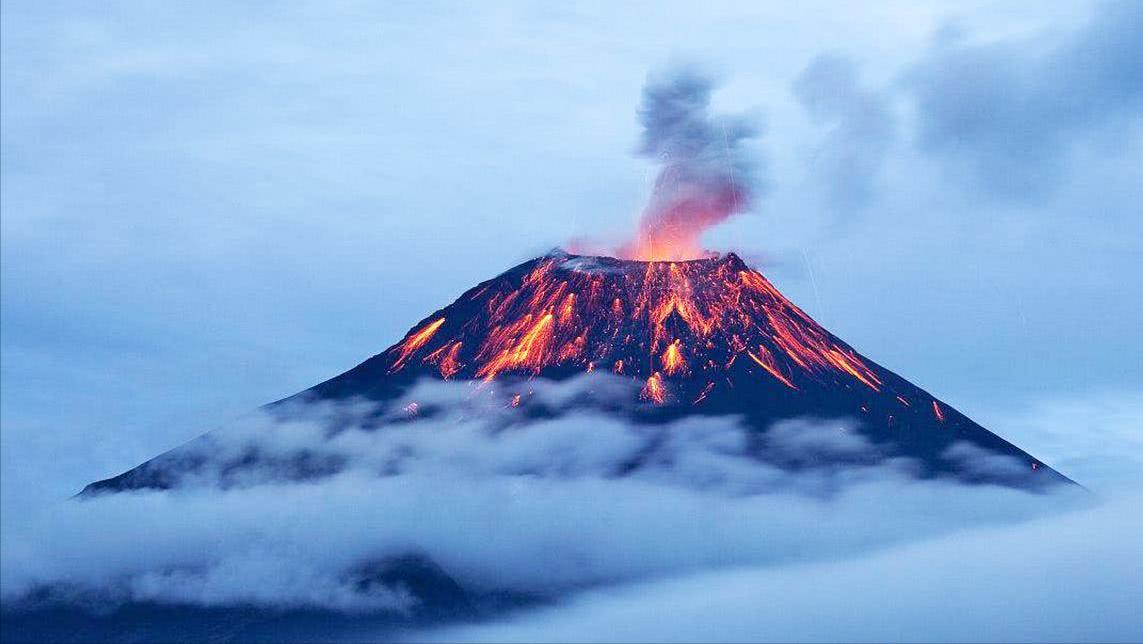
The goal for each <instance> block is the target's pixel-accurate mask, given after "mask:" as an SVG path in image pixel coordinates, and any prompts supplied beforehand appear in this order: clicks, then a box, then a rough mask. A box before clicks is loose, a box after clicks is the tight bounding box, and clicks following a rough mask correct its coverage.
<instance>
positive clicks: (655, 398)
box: [639, 371, 667, 405]
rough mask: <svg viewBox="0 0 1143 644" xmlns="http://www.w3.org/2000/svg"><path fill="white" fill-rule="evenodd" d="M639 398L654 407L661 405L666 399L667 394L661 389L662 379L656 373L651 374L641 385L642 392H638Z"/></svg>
mask: <svg viewBox="0 0 1143 644" xmlns="http://www.w3.org/2000/svg"><path fill="white" fill-rule="evenodd" d="M639 396H640V397H641V398H642V399H643V400H649V401H651V402H653V403H655V404H656V405H661V404H663V401H664V400H666V398H667V392H666V389H665V388H664V387H663V377H662V376H660V375H659V372H658V371H656V372H655V373H653V374H651V377H650V378H647V383H646V384H645V385H643V390H642V391H641V392H639Z"/></svg>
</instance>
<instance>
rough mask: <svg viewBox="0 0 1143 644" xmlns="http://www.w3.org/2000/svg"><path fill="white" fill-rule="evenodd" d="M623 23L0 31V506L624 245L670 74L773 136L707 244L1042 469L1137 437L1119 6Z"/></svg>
mask: <svg viewBox="0 0 1143 644" xmlns="http://www.w3.org/2000/svg"><path fill="white" fill-rule="evenodd" d="M613 4H614V3H598V4H592V3H576V4H575V7H568V8H564V9H558V8H552V7H546V6H545V3H534V4H531V5H524V4H514V3H500V2H489V3H477V4H475V5H473V6H470V7H467V8H466V9H465V10H457V9H456V8H455V7H454V6H453V5H452V4H451V3H433V2H409V3H397V2H385V3H365V2H344V3H316V4H309V3H297V4H290V3H286V4H283V5H276V6H275V7H273V8H272V9H271V8H269V7H268V6H266V5H262V4H259V3H224V2H215V3H181V4H153V3H132V2H100V3H82V2H19V3H17V2H5V3H4V4H3V20H2V36H3V39H2V54H3V56H2V73H3V92H2V97H0V108H2V136H3V156H2V188H3V190H2V201H0V205H2V214H3V217H2V251H3V264H2V274H0V277H2V298H3V310H2V320H0V322H2V352H3V353H2V377H3V389H2V424H3V433H2V438H3V456H2V458H3V483H4V485H3V499H4V502H5V503H6V504H10V503H12V502H13V499H15V498H17V497H19V498H21V499H25V500H27V499H28V498H58V497H60V496H63V495H67V494H70V493H73V492H74V491H76V490H78V489H79V488H80V487H82V485H83V484H84V483H86V482H88V481H90V480H93V479H96V478H102V477H105V476H108V475H111V474H114V473H117V472H119V471H121V470H123V469H125V468H127V467H130V466H132V465H134V464H136V463H138V462H140V461H142V460H144V459H146V458H149V457H150V456H153V455H154V454H156V453H158V452H160V451H162V450H165V449H167V448H169V447H171V446H173V445H176V444H178V443H180V442H182V441H184V440H186V439H189V438H191V437H192V436H194V435H196V434H198V433H200V432H201V431H203V430H205V429H209V428H210V427H212V426H213V425H214V424H216V423H218V422H220V421H221V420H223V419H225V418H228V417H229V416H230V415H232V414H234V413H235V412H238V411H242V410H246V409H250V408H253V407H255V406H257V405H259V404H262V403H264V402H268V401H271V400H275V399H278V398H281V397H283V396H286V395H289V394H292V393H294V392H296V391H298V390H300V389H303V388H305V387H307V386H310V385H312V384H314V383H316V382H318V381H321V380H323V379H326V378H328V377H330V376H333V375H335V374H337V373H339V372H341V371H343V370H345V369H347V368H349V367H352V366H353V365H354V364H356V363H357V362H359V361H361V360H364V359H365V358H367V357H369V356H371V355H373V354H375V353H377V352H379V351H381V350H383V349H384V348H385V347H387V346H389V345H390V344H391V343H392V342H394V341H395V340H396V339H397V338H399V337H400V336H401V334H402V333H403V332H404V331H405V330H406V329H407V328H408V327H409V326H410V325H411V324H412V323H413V322H415V321H416V320H418V319H420V318H421V317H423V316H424V315H426V314H427V313H428V312H430V311H431V310H433V309H436V308H438V307H441V306H443V305H445V304H447V303H448V302H450V301H451V300H452V298H454V297H455V296H457V295H458V294H460V293H461V292H462V291H463V290H465V289H466V288H468V287H470V286H472V285H473V284H475V283H476V282H478V281H481V280H483V279H486V278H488V277H491V276H492V275H494V274H496V273H498V272H500V271H502V270H504V269H506V268H508V267H509V266H511V265H513V264H515V263H517V262H519V261H523V260H525V259H528V258H529V257H531V256H534V255H536V254H539V253H542V252H544V251H545V250H547V249H549V248H551V247H554V246H558V245H560V244H563V243H565V242H566V241H567V240H568V239H570V238H573V237H578V236H584V235H588V236H597V237H615V236H620V235H622V234H624V233H626V232H628V231H630V230H631V229H633V227H634V224H635V221H636V219H637V217H638V214H639V212H640V209H641V207H642V204H643V203H644V200H645V199H646V196H647V193H648V191H649V189H650V186H651V181H652V179H653V177H654V173H653V167H652V165H651V164H650V163H649V162H648V161H646V160H645V159H640V158H638V157H636V156H635V155H634V154H633V152H634V151H635V146H636V145H637V142H638V137H639V128H638V123H637V121H636V117H635V108H636V106H637V104H638V100H639V92H640V88H641V86H642V83H643V81H644V79H645V77H646V75H647V74H648V72H650V71H652V70H655V69H657V68H659V67H661V66H663V65H665V64H668V63H670V62H671V61H674V60H690V61H697V62H698V63H700V64H702V65H705V66H707V67H709V68H710V69H712V70H714V71H715V72H717V73H718V74H719V75H720V77H721V79H722V81H723V83H724V84H723V86H722V88H721V89H720V90H719V91H718V92H717V93H716V96H715V101H716V105H717V107H719V108H720V109H725V110H727V111H731V112H740V111H750V112H752V113H754V114H756V115H757V117H758V118H759V120H760V121H761V122H763V123H764V124H765V127H764V131H763V134H762V135H761V136H760V137H759V138H758V139H757V140H755V141H752V142H751V145H752V153H753V154H754V155H755V159H756V160H757V162H758V167H759V168H761V171H760V178H761V180H762V181H763V182H764V184H765V190H764V191H762V193H761V194H762V196H761V198H759V199H758V200H757V203H756V205H755V206H754V208H753V212H751V213H749V214H746V215H742V216H740V217H738V218H737V219H735V220H733V221H732V222H730V223H728V224H726V225H725V226H723V227H722V228H720V229H718V230H716V231H714V232H713V233H712V234H710V235H709V236H708V237H707V245H708V246H709V247H711V248H714V249H724V250H725V249H733V250H738V251H739V252H740V253H741V254H742V255H743V256H745V257H746V258H747V259H748V261H750V262H751V263H753V264H755V265H756V266H758V267H759V268H760V269H762V270H763V271H764V272H766V273H767V274H768V275H769V276H770V277H771V278H772V279H773V280H774V281H775V282H776V283H777V284H778V285H779V287H780V288H782V289H783V290H784V291H785V292H786V294H787V295H788V296H790V297H791V298H792V299H793V300H794V301H795V302H797V303H798V304H800V305H801V306H802V307H803V308H805V309H806V310H807V311H809V312H810V313H811V314H812V315H814V316H815V317H817V318H818V319H819V321H821V322H822V323H824V324H825V325H826V326H827V327H828V328H830V329H831V330H832V331H834V332H835V333H836V334H838V335H839V336H841V337H842V338H843V339H845V340H847V341H848V342H850V343H851V344H853V345H854V346H855V347H856V348H857V349H858V350H860V351H861V352H862V353H864V354H865V355H867V356H869V357H871V358H872V359H874V360H876V361H878V362H880V363H882V364H884V365H885V366H887V367H889V368H891V369H893V370H895V371H897V372H898V373H900V374H901V375H903V376H905V377H907V378H909V379H911V380H913V381H914V382H916V383H917V384H919V385H921V386H923V387H925V388H927V389H929V390H931V391H932V392H933V393H934V394H935V395H938V396H940V397H942V398H943V399H946V400H948V401H950V402H951V403H953V404H954V405H956V406H958V407H959V408H960V409H962V410H963V411H965V412H966V413H968V414H970V415H972V416H975V417H976V418H977V419H978V420H980V421H982V422H983V423H984V424H985V425H986V426H989V427H990V428H992V429H994V430H995V431H997V432H998V433H1000V434H1002V435H1006V436H1010V437H1014V438H1016V437H1018V438H1019V439H1021V440H1022V441H1024V442H1023V443H1022V445H1023V446H1025V447H1027V448H1029V449H1030V450H1031V451H1032V452H1034V453H1035V452H1037V448H1038V447H1039V448H1041V450H1048V451H1049V452H1050V454H1045V455H1044V458H1045V459H1048V456H1050V455H1054V456H1056V457H1057V458H1066V457H1068V454H1069V452H1068V450H1067V448H1066V447H1061V446H1060V445H1061V444H1060V443H1053V442H1052V440H1054V439H1052V438H1051V436H1055V437H1057V438H1058V437H1059V433H1060V432H1059V430H1058V427H1057V428H1056V429H1055V430H1054V431H1055V432H1056V433H1055V434H1051V433H1044V432H1040V429H1042V427H1043V426H1044V425H1048V424H1051V420H1045V421H1044V422H1043V423H1039V424H1038V423H1037V421H1036V419H1037V418H1042V417H1043V418H1048V417H1049V416H1050V414H1048V412H1046V411H1045V410H1053V409H1057V410H1058V409H1065V410H1071V411H1069V412H1068V413H1070V414H1071V415H1070V416H1067V417H1068V418H1070V419H1071V420H1069V421H1068V422H1069V425H1068V428H1069V429H1072V430H1074V433H1077V434H1080V433H1084V432H1089V431H1090V432H1093V431H1097V430H1100V429H1104V428H1105V427H1104V426H1103V425H1100V426H1098V427H1097V426H1094V425H1093V423H1096V422H1097V421H1095V420H1093V419H1092V417H1091V415H1089V414H1083V413H1078V412H1076V411H1075V410H1076V409H1091V408H1095V409H1101V410H1106V409H1109V408H1112V409H1117V410H1121V412H1120V415H1119V416H1116V417H1115V419H1114V420H1113V421H1110V422H1111V425H1114V423H1115V422H1118V423H1119V425H1116V426H1119V427H1122V426H1124V424H1125V423H1126V424H1127V425H1130V424H1131V423H1133V422H1135V421H1137V420H1138V419H1139V418H1140V415H1139V400H1140V397H1139V395H1138V392H1140V390H1141V389H1143V360H1140V356H1141V355H1143V339H1141V334H1140V333H1139V329H1140V328H1143V303H1141V302H1143V299H1141V297H1140V296H1141V295H1143V261H1141V260H1140V258H1141V257H1143V217H1141V216H1140V209H1141V206H1140V204H1141V203H1143V145H1140V140H1141V139H1143V136H1141V134H1143V120H1141V115H1143V69H1141V62H1140V61H1143V37H1140V24H1143V3H1137V2H1132V1H1131V0H1128V1H1127V2H1123V3H1118V4H1098V3H1090V2H1064V1H1059V2H1051V3H1045V2H1040V1H1017V0H1010V1H1005V2H983V1H977V2H967V1H957V2H904V1H902V2H882V3H877V4H876V5H875V6H871V5H866V6H862V7H861V8H860V9H858V8H856V7H850V6H848V5H846V4H844V3H837V2H802V3H796V4H791V3H779V2H772V3H758V2H742V3H719V2H707V3H702V4H701V6H700V7H696V6H694V3H681V2H680V3H662V2H656V3H640V4H637V3H622V4H621V6H612V5H613ZM1090 401H1096V402H1094V403H1092V402H1090ZM1101 401H1102V402H1101ZM1108 401H1111V402H1110V403H1109V402H1108ZM1124 401H1126V402H1124ZM1085 404H1086V405H1088V407H1084V405H1085ZM1109 405H1110V407H1109ZM1116 405H1118V406H1116ZM1109 413H1110V412H1109ZM1050 418H1051V419H1055V418H1057V417H1055V416H1050ZM1101 418H1106V415H1105V416H1101ZM1124 419H1126V421H1125V420H1124ZM1014 433H1015V435H1014ZM1064 433H1065V434H1066V433H1067V432H1066V431H1065V432H1064ZM1045 436H1048V438H1044V437H1045ZM1038 441H1039V442H1038ZM1065 443H1066V444H1069V445H1070V444H1073V443H1074V441H1073V442H1072V443H1067V441H1065ZM1052 450H1055V451H1052ZM1126 458H1127V459H1128V460H1130V459H1132V458H1135V457H1133V456H1132V455H1130V454H1129V455H1127V456H1126ZM1048 460H1049V462H1051V460H1050V459H1048ZM1069 473H1070V472H1069Z"/></svg>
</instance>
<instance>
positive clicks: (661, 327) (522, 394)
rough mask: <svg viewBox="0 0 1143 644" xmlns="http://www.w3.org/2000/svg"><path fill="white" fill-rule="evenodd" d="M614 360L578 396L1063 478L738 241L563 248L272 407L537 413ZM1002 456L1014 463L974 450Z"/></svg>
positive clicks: (301, 469)
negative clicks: (840, 431)
mask: <svg viewBox="0 0 1143 644" xmlns="http://www.w3.org/2000/svg"><path fill="white" fill-rule="evenodd" d="M605 373H606V374H612V375H613V376H608V377H618V378H622V379H629V380H630V381H631V382H632V385H633V386H632V388H631V391H632V395H631V396H630V398H629V399H628V400H619V401H616V400H615V399H613V398H609V399H607V400H594V399H593V398H592V396H591V395H590V394H585V395H584V396H583V397H582V398H581V399H579V400H578V401H577V403H576V404H577V405H578V406H582V407H595V408H597V409H604V411H605V413H608V414H614V415H618V416H622V417H623V418H625V419H629V420H630V421H631V422H636V423H641V424H646V425H655V424H662V423H668V422H671V421H674V420H677V419H679V418H681V417H686V416H691V415H701V416H726V417H734V418H736V419H737V420H738V421H739V422H742V423H744V424H745V425H746V426H747V427H749V428H750V429H751V430H752V431H754V432H756V434H757V436H759V437H764V436H765V435H766V433H767V431H768V430H769V428H770V427H772V426H773V425H774V424H775V423H777V422H779V421H782V420H785V419H794V418H849V419H854V420H855V421H856V425H855V427H856V429H855V430H854V431H857V432H859V433H860V434H861V436H862V437H863V438H864V439H865V440H868V441H869V442H870V443H871V444H873V445H875V446H876V447H877V450H878V453H879V454H880V455H881V456H882V457H883V458H898V459H900V458H905V459H909V461H910V462H911V463H913V464H915V469H914V472H913V473H914V474H915V475H916V476H917V477H919V478H931V477H951V478H955V479H959V480H961V481H963V482H966V483H993V484H1001V485H1010V486H1018V487H1025V488H1027V487H1036V488H1039V487H1043V486H1045V485H1048V484H1053V483H1064V482H1068V479H1067V478H1066V477H1064V476H1063V475H1061V474H1059V473H1057V472H1056V471H1054V470H1053V469H1051V468H1050V467H1047V466H1045V465H1044V464H1043V463H1042V462H1040V461H1039V460H1037V459H1036V458H1034V457H1032V456H1031V455H1029V454H1028V453H1026V452H1024V451H1023V450H1021V449H1019V448H1018V447H1016V446H1014V445H1012V444H1011V443H1009V442H1007V441H1006V440H1004V439H1002V438H1001V437H999V436H997V435H996V434H993V433H992V432H990V431H988V430H986V429H985V428H983V427H981V426H980V425H978V424H977V423H975V422H973V421H972V420H971V419H969V418H968V417H966V416H964V415H963V414H961V413H960V412H958V411H957V410H956V409H955V408H953V407H952V406H951V405H949V404H948V403H946V402H944V401H941V400H938V399H937V398H935V397H934V396H932V395H931V394H929V393H927V392H925V391H924V390H922V389H920V388H918V387H916V386H915V385H913V384H911V383H909V382H908V381H907V380H905V379H904V378H902V377H900V376H898V375H897V374H895V373H893V372H892V371H889V370H888V369H886V368H884V367H882V366H880V365H878V364H876V363H874V362H873V361H872V360H870V359H868V358H866V357H864V356H862V355H861V354H859V353H858V352H857V351H856V350H854V349H853V347H851V346H849V345H848V344H846V343H845V342H843V341H841V340H840V339H838V338H837V337H835V336H834V335H833V334H831V333H830V332H829V331H827V330H826V329H824V328H823V327H822V326H821V325H819V324H818V323H817V322H815V321H814V320H813V319H812V318H811V317H810V316H809V315H807V314H806V313H805V312H803V311H802V310H801V309H799V308H798V307H797V306H795V305H794V304H793V303H791V302H790V301H789V300H788V299H786V298H785V297H784V296H783V295H782V294H781V293H780V292H779V291H778V290H777V289H776V288H775V287H774V286H773V284H771V283H770V281H769V280H767V279H766V278H765V277H764V276H763V275H762V274H761V273H759V272H758V271H756V270H753V269H751V268H750V267H749V266H747V265H746V264H745V262H743V261H742V260H741V259H740V258H739V257H738V256H737V255H735V254H733V253H728V254H724V255H718V256H712V257H708V258H703V259H695V260H688V261H632V260H621V259H615V258H610V257H596V256H583V255H572V254H568V253H565V252H562V251H553V252H552V253H549V254H548V255H545V256H543V257H539V258H536V259H534V260H531V261H528V262H525V263H523V264H520V265H519V266H516V267H514V268H512V269H510V270H508V271H506V272H504V273H503V274H501V275H499V276H497V277H495V278H493V279H490V280H488V281H485V282H483V283H481V284H479V285H477V286H476V287H474V288H472V289H470V290H468V291H467V292H465V293H464V294H463V295H461V296H460V297H459V298H458V299H457V300H456V301H455V302H453V303H452V304H450V305H448V306H447V307H445V308H443V309H440V310H438V311H436V312H434V313H433V314H432V315H429V316H428V317H426V318H424V319H423V320H422V321H420V322H419V323H418V324H416V325H415V326H414V327H413V328H412V329H411V330H410V331H409V332H408V333H407V334H406V335H405V337H404V338H403V339H402V340H401V341H400V342H398V343H396V344H395V345H393V346H391V347H390V348H388V349H387V350H385V351H384V352H382V353H380V354H377V355H375V356H373V357H372V358H370V359H368V360H366V361H365V362H363V363H361V364H360V365H358V366H356V367H354V368H353V369H350V370H349V371H347V372H345V373H343V374H341V375H339V376H336V377H334V378H332V379H330V380H327V381H325V382H323V383H321V384H318V385H316V386H314V387H312V388H310V389H308V390H306V391H303V392H301V393H299V394H296V395H295V396H291V397H290V398H287V399H284V400H281V401H278V402H276V403H272V404H271V405H268V406H267V409H268V410H270V411H272V412H277V413H288V411H287V410H289V409H290V408H291V407H290V405H291V403H295V402H299V401H306V402H313V401H335V402H336V401H353V400H357V401H360V400H367V401H372V402H375V403H386V404H391V403H399V404H403V405H405V407H404V408H405V409H406V410H407V411H408V413H410V414H415V413H418V406H419V403H418V402H417V401H416V400H406V398H407V397H408V396H409V395H410V392H411V391H413V389H414V387H415V385H416V384H417V383H418V382H421V381H424V380H425V379H429V380H447V381H458V382H467V383H469V385H470V386H471V387H472V388H473V390H474V391H481V390H485V391H489V392H494V393H495V394H496V395H500V396H503V397H504V398H505V400H506V401H507V404H508V405H509V406H511V407H514V408H516V409H517V413H519V414H521V415H522V416H528V415H533V416H535V415H541V416H542V415H545V414H548V415H550V414H555V413H563V412H564V411H566V409H564V410H552V409H550V408H546V407H544V406H543V405H542V404H539V403H537V404H535V405H532V404H531V401H532V394H533V393H534V388H533V386H532V385H533V383H534V382H535V381H536V380H537V379H544V380H556V381H560V380H567V379H571V378H583V377H591V375H592V374H597V375H598V374H605ZM385 422H386V421H384V420H383V419H382V420H381V421H379V423H378V425H379V429H383V425H384V424H385ZM204 441H206V442H204ZM208 442H209V434H208V435H207V436H206V437H204V438H201V439H199V440H198V441H192V443H189V444H188V445H184V446H183V447H180V448H176V449H175V450H172V451H170V452H168V453H166V454H163V455H161V456H159V457H157V458H155V459H152V460H150V461H148V462H146V463H143V464H142V465H140V466H138V467H136V468H134V469H132V470H129V471H127V472H125V473H123V474H121V475H119V476H115V477H113V478H109V479H106V480H102V481H98V482H95V483H92V484H90V485H88V486H87V487H86V488H85V489H84V491H83V492H82V494H85V495H87V494H96V493H102V492H114V491H122V490H130V489H142V488H155V489H166V488H171V487H176V486H178V485H180V484H181V483H182V482H183V481H185V480H187V479H188V477H191V476H193V475H194V473H195V472H196V471H197V470H199V469H200V468H202V467H203V466H204V464H205V463H206V462H207V461H209V460H210V459H211V458H212V456H211V454H210V450H209V449H207V447H208V446H209V445H208ZM763 444H764V441H761V442H760V445H763ZM997 457H1001V458H1003V459H1004V461H1005V462H1006V463H1007V464H1008V465H1007V467H1005V468H1001V469H999V470H998V469H997V468H991V467H983V466H981V465H982V463H981V462H979V461H982V460H988V459H992V460H994V459H996V458H997ZM228 458H230V459H231V461H229V462H227V463H224V464H222V465H221V467H222V469H223V470H225V471H226V472H230V473H233V472H241V471H242V470H243V469H244V468H247V467H250V466H251V465H252V463H254V462H255V461H257V460H258V458H259V457H258V455H256V454H249V453H247V454H243V455H240V456H230V457H228ZM757 458H758V459H759V460H760V461H765V462H768V463H770V464H777V465H779V466H781V467H787V468H799V467H807V466H821V465H828V463H822V462H815V463H806V462H804V461H788V460H785V461H784V460H783V457H782V455H780V454H770V453H767V451H766V450H765V448H764V447H759V449H758V451H757ZM821 458H837V457H836V456H823V457H821ZM819 460H820V459H819ZM216 465H218V464H216ZM288 470H289V471H290V472H291V474H290V476H291V477H294V478H307V477H313V476H320V475H322V474H324V473H330V472H333V471H336V463H333V464H328V463H326V464H322V463H313V462H308V461H306V460H305V459H304V458H302V459H301V460H300V461H298V462H294V463H292V464H290V466H289V468H288Z"/></svg>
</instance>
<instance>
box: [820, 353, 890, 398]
mask: <svg viewBox="0 0 1143 644" xmlns="http://www.w3.org/2000/svg"><path fill="white" fill-rule="evenodd" d="M826 357H827V359H828V360H829V361H830V362H831V363H832V364H833V365H834V366H836V367H839V368H841V369H842V370H843V371H845V372H846V373H848V374H849V375H851V376H853V377H854V378H857V379H858V380H860V381H861V382H863V383H865V386H867V387H869V388H870V389H872V390H873V391H881V388H880V387H879V386H878V385H880V384H881V381H880V380H879V379H878V378H877V376H875V375H873V372H872V371H870V370H869V367H866V366H865V365H863V364H861V361H860V360H858V359H857V358H854V357H852V356H849V357H847V356H846V355H845V354H844V353H842V352H841V351H840V350H838V349H836V348H835V349H830V350H829V351H827V352H826Z"/></svg>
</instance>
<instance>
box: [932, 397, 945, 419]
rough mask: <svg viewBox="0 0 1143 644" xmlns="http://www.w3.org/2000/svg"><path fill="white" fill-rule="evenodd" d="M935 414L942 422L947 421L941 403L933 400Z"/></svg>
mask: <svg viewBox="0 0 1143 644" xmlns="http://www.w3.org/2000/svg"><path fill="white" fill-rule="evenodd" d="M933 415H934V416H936V417H937V420H938V421H940V422H942V423H943V422H945V412H944V410H942V409H941V405H940V403H938V402H937V401H935V400H934V401H933Z"/></svg>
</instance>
